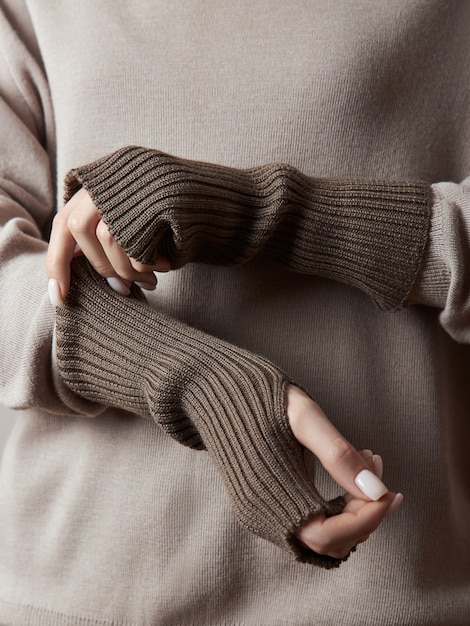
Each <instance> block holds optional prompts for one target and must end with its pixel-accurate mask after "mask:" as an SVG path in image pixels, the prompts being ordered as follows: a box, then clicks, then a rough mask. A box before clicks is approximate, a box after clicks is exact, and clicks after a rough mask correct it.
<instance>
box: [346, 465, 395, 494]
mask: <svg viewBox="0 0 470 626" xmlns="http://www.w3.org/2000/svg"><path fill="white" fill-rule="evenodd" d="M354 482H355V483H356V485H357V486H358V487H359V489H360V490H361V491H362V493H363V494H364V495H365V496H367V497H368V498H370V499H371V500H379V499H380V498H381V497H382V496H384V495H385V494H386V493H387V492H388V489H387V487H386V486H385V485H384V484H383V482H382V481H381V480H380V479H379V478H377V476H376V475H375V474H374V473H373V472H371V471H370V470H368V469H364V470H362V471H361V472H359V474H358V475H357V476H356V478H355V479H354Z"/></svg>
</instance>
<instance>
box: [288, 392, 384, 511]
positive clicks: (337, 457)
mask: <svg viewBox="0 0 470 626" xmlns="http://www.w3.org/2000/svg"><path fill="white" fill-rule="evenodd" d="M287 417H288V419H289V424H290V427H291V430H292V432H293V434H294V437H295V438H296V439H297V441H298V442H299V443H301V444H302V445H303V446H305V447H306V448H308V449H309V450H310V451H311V452H313V454H314V455H315V456H316V457H317V458H318V460H319V461H320V463H321V464H322V465H323V467H324V468H325V469H326V471H327V472H328V473H329V474H330V475H331V476H332V477H333V478H334V480H335V481H336V482H337V483H338V484H339V485H341V487H343V488H344V489H345V490H346V491H347V492H348V493H350V494H352V495H354V496H355V497H357V498H362V499H364V497H365V498H366V499H369V500H379V499H380V498H382V496H384V495H385V494H386V493H388V489H387V487H386V486H385V485H384V483H383V482H382V481H381V480H380V479H379V478H378V477H377V476H376V475H375V474H374V472H372V471H371V470H370V468H369V465H368V464H367V462H366V460H365V459H364V458H363V456H362V455H361V454H360V453H359V452H358V451H357V450H356V448H354V446H353V445H352V444H351V443H349V441H347V439H345V438H344V437H343V435H341V433H340V432H339V431H338V430H337V428H335V427H334V426H333V424H332V423H331V422H330V420H329V419H328V418H327V417H326V415H325V414H324V412H323V411H322V409H321V408H320V407H319V406H318V404H317V403H316V402H314V401H313V400H312V399H311V398H310V397H309V396H308V395H307V394H306V393H304V392H303V391H302V390H300V389H299V388H298V387H294V386H293V385H291V386H289V387H288V389H287Z"/></svg>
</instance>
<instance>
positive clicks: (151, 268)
mask: <svg viewBox="0 0 470 626" xmlns="http://www.w3.org/2000/svg"><path fill="white" fill-rule="evenodd" d="M130 260H131V264H132V267H133V268H134V269H135V270H136V271H137V272H169V271H170V270H171V264H170V261H169V260H168V259H167V258H166V257H165V256H159V257H158V258H157V261H156V263H155V265H145V264H144V263H140V262H139V261H137V260H136V259H133V258H132V257H131V259H130Z"/></svg>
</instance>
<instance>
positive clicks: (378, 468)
mask: <svg viewBox="0 0 470 626" xmlns="http://www.w3.org/2000/svg"><path fill="white" fill-rule="evenodd" d="M372 463H373V464H374V474H375V475H376V476H377V478H382V476H383V473H384V463H383V461H382V457H381V456H380V454H374V455H373V457H372Z"/></svg>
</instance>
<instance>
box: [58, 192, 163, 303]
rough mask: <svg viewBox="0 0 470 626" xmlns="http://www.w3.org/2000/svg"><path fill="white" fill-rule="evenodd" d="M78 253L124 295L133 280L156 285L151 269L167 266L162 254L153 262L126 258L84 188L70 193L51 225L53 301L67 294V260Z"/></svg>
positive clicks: (68, 284)
mask: <svg viewBox="0 0 470 626" xmlns="http://www.w3.org/2000/svg"><path fill="white" fill-rule="evenodd" d="M77 254H84V255H85V256H86V257H87V259H88V260H89V261H90V263H91V265H92V266H93V267H94V269H95V270H96V271H97V272H98V274H100V275H101V276H103V277H104V278H106V279H107V280H108V283H109V284H110V286H111V287H112V288H113V289H115V290H116V291H118V292H119V293H121V294H123V295H129V287H130V284H131V283H132V282H136V283H137V284H138V285H139V286H140V287H142V288H143V289H150V290H152V289H155V286H156V284H157V279H156V277H155V274H154V272H155V271H157V272H166V271H168V270H169V269H170V264H169V262H168V261H167V259H165V258H163V257H161V258H159V259H158V261H157V263H156V265H154V266H149V265H143V264H142V263H139V262H138V261H136V260H135V259H131V258H129V257H128V256H127V254H126V252H125V251H124V250H123V249H122V248H121V246H120V245H119V244H118V243H117V242H116V240H115V239H114V237H113V236H112V235H111V233H110V232H109V230H108V227H107V226H106V224H105V223H104V222H103V220H102V219H101V216H100V214H99V213H98V210H97V208H96V206H95V205H94V203H93V201H92V199H91V198H90V196H89V194H88V192H87V191H86V190H85V189H80V191H78V192H77V193H76V194H75V195H74V196H72V198H71V199H70V200H69V201H68V202H67V204H66V205H65V206H64V207H63V208H62V209H61V210H60V211H59V212H58V213H57V215H56V217H55V218H54V222H53V225H52V231H51V237H50V242H49V250H48V253H47V258H46V274H47V277H48V279H49V294H50V296H51V301H52V302H53V304H55V305H58V304H60V303H61V302H62V300H63V299H64V298H65V297H66V295H67V294H68V291H69V287H70V262H71V260H72V259H73V257H74V256H76V255H77Z"/></svg>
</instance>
